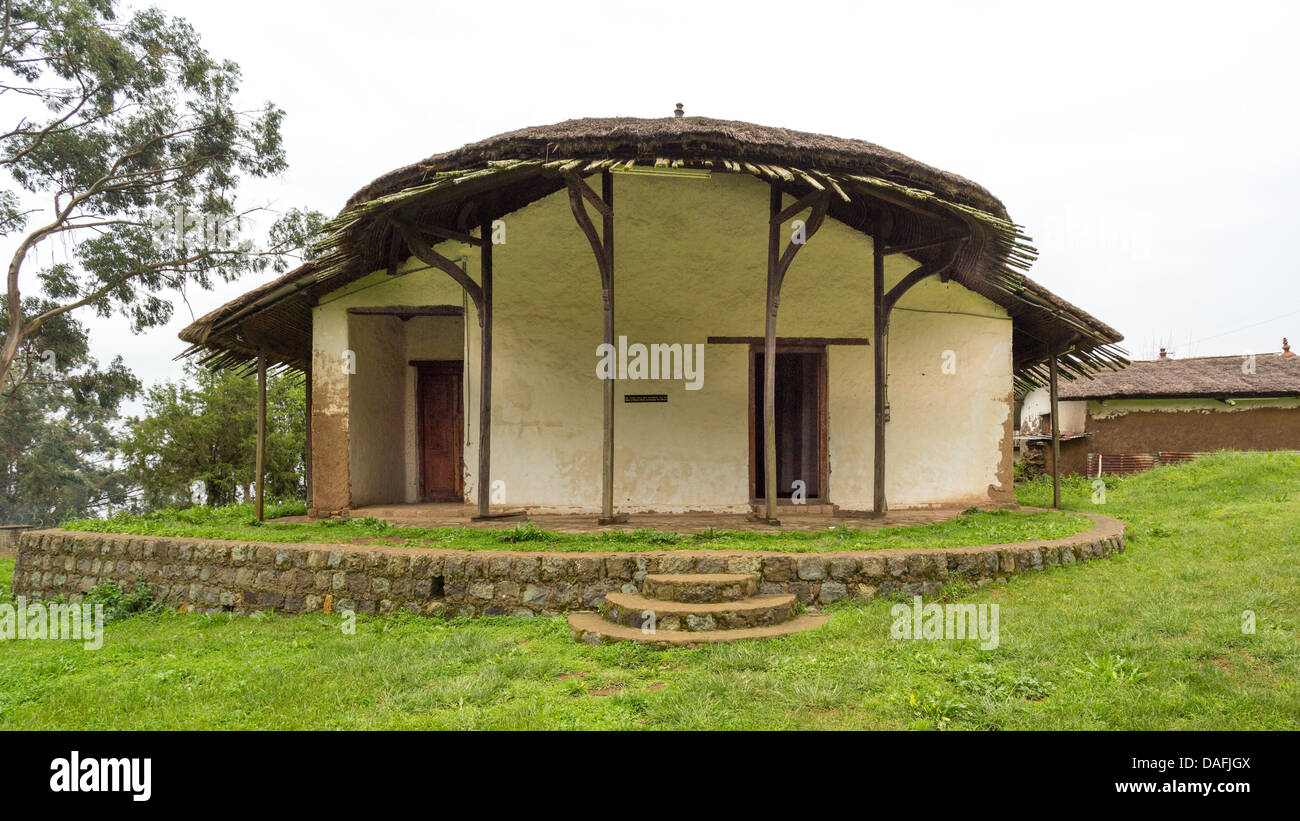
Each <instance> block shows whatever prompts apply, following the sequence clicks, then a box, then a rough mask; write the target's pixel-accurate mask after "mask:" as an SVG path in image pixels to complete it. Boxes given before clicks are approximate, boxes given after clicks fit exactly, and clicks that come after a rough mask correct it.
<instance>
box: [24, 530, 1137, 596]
mask: <svg viewBox="0 0 1300 821" xmlns="http://www.w3.org/2000/svg"><path fill="white" fill-rule="evenodd" d="M1090 515H1091V517H1092V519H1093V520H1094V521H1096V523H1097V525H1096V527H1094V528H1093V529H1092V530H1089V531H1087V532H1085V533H1080V534H1077V535H1075V536H1071V537H1068V538H1065V539H1057V540H1053V541H1038V542H1020V543H1016V544H1004V545H986V546H980V547H957V548H918V549H912V550H896V549H890V550H868V551H855V552H849V551H845V552H834V553H770V552H758V551H736V550H664V551H645V552H636V553H555V552H550V553H526V552H515V551H487V550H482V551H477V550H476V551H463V550H432V549H422V548H402V547H379V546H374V547H370V546H354V545H314V544H273V543H246V542H233V541H218V540H212V539H183V538H168V537H150V536H128V535H117V534H106V533H86V532H79V531H66V530H43V531H33V532H29V533H24V534H21V535H20V536H19V537H18V560H17V564H16V565H15V569H14V578H13V592H14V594H15V595H24V596H27V597H28V598H32V599H50V598H53V597H55V596H64V597H65V599H67V600H71V601H75V600H77V599H79V598H80V597H81V596H82V595H83V594H84V593H86V592H87V591H89V590H90V589H91V588H92V587H94V586H95V585H96V584H99V583H100V582H103V581H110V580H111V581H115V582H117V583H119V584H121V585H122V586H123V587H125V588H127V589H130V588H132V587H133V586H134V585H135V583H136V579H137V578H138V577H139V576H141V575H143V577H144V579H145V580H146V581H148V582H150V583H152V584H153V585H155V586H156V587H157V588H158V591H159V595H160V596H162V597H163V598H164V599H165V600H166V601H167V602H168V603H169V604H171V605H173V606H175V607H179V608H181V609H185V610H194V611H201V612H221V611H233V612H234V613H236V614H246V613H249V612H254V611H258V610H267V609H272V610H276V611H280V612H285V613H305V612H309V611H313V610H326V611H329V610H335V611H338V610H355V611H356V612H359V613H391V612H395V611H398V610H406V611H410V612H412V613H421V614H427V615H432V614H436V613H445V614H447V615H460V616H470V615H511V616H532V615H545V616H550V615H558V614H559V613H561V612H563V611H567V610H590V609H594V608H596V607H599V606H600V605H601V604H602V603H603V602H604V600H605V594H606V593H608V592H610V591H614V590H621V591H623V592H628V593H631V592H640V584H641V582H642V580H643V579H644V578H645V575H646V574H647V573H724V572H725V573H757V574H759V576H760V578H761V586H760V592H763V593H794V594H796V595H797V596H798V597H799V601H801V602H802V603H804V604H805V605H807V606H809V607H816V606H817V605H820V604H829V603H830V602H833V601H836V600H838V599H842V598H846V597H852V598H871V597H873V596H876V595H883V594H886V593H890V592H893V591H895V590H902V591H903V592H904V593H907V594H908V595H914V594H918V593H919V594H933V593H935V592H937V591H938V589H939V588H940V587H941V586H942V585H943V584H945V583H947V582H950V581H956V580H965V581H967V582H970V583H981V582H983V581H986V580H991V579H996V578H1000V577H1004V576H1007V575H1010V574H1013V573H1020V572H1027V571H1033V570H1042V569H1045V568H1049V567H1056V566H1058V565H1062V564H1072V563H1074V562H1081V561H1087V560H1089V559H1094V558H1099V557H1103V556H1109V555H1111V554H1112V553H1116V552H1119V551H1122V550H1123V549H1124V525H1123V524H1122V523H1120V522H1119V521H1117V520H1115V519H1111V518H1109V517H1106V516H1098V515H1092V514H1090Z"/></svg>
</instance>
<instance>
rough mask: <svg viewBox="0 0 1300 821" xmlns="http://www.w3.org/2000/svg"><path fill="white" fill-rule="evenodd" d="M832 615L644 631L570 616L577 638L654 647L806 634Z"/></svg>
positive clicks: (592, 615)
mask: <svg viewBox="0 0 1300 821" xmlns="http://www.w3.org/2000/svg"><path fill="white" fill-rule="evenodd" d="M828 619H830V616H827V615H823V614H819V613H818V614H815V613H804V614H803V615H800V616H796V617H795V618H794V619H792V620H790V621H787V622H782V623H781V624H771V625H767V626H766V627H750V628H746V629H743V630H704V631H694V632H693V631H690V630H656V631H655V632H653V633H643V632H642V631H641V628H640V627H625V626H623V625H621V624H610V623H609V622H607V621H605V620H604V619H603V618H601V616H600V614H599V613H572V614H570V615H569V629H570V630H572V631H573V638H574V639H575V640H577V641H581V642H586V643H587V644H609V643H611V642H616V641H635V642H640V643H641V644H645V645H647V646H650V647H660V648H667V647H703V646H707V645H710V644H723V643H725V642H730V641H743V640H745V639H768V638H775V637H776V636H787V635H790V634H791V633H802V632H803V631H805V630H812V629H814V628H817V627H821V626H822V625H823V624H825V623H826V621H827V620H828Z"/></svg>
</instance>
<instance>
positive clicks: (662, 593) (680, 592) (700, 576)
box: [641, 573, 758, 602]
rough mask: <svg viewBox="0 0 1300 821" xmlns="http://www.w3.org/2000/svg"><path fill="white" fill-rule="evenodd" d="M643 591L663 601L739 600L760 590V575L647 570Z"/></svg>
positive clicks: (649, 597)
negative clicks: (650, 571)
mask: <svg viewBox="0 0 1300 821" xmlns="http://www.w3.org/2000/svg"><path fill="white" fill-rule="evenodd" d="M641 592H642V593H643V594H644V595H645V597H646V598H648V599H661V600H663V601H677V602H724V601H740V600H741V599H746V598H749V597H750V596H753V595H755V594H757V593H758V576H757V575H755V574H753V573H647V574H646V577H645V580H644V581H643V582H642V583H641Z"/></svg>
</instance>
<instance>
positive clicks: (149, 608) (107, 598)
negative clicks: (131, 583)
mask: <svg viewBox="0 0 1300 821" xmlns="http://www.w3.org/2000/svg"><path fill="white" fill-rule="evenodd" d="M82 604H83V605H85V606H91V607H93V606H94V605H97V604H101V605H103V606H104V621H105V622H111V621H117V620H118V619H124V618H127V617H128V616H134V615H136V614H138V613H156V612H158V611H160V610H162V609H163V607H164V605H163V603H162V601H160V600H159V599H158V595H157V590H156V589H155V588H154V586H153V585H152V584H150V583H149V582H147V581H145V578H144V574H143V573H140V574H137V575H136V580H135V587H134V588H132V589H131V590H130V591H129V592H128V591H125V590H123V589H122V587H121V585H119V584H118V583H117V582H111V581H110V582H100V583H99V584H97V585H95V586H94V587H92V588H91V589H90V592H89V593H87V594H86V597H85V598H84V599H83V600H82Z"/></svg>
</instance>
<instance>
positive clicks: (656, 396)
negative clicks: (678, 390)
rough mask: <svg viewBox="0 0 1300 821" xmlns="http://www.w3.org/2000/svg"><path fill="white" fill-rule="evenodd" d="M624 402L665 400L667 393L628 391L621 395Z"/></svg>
mask: <svg viewBox="0 0 1300 821" xmlns="http://www.w3.org/2000/svg"><path fill="white" fill-rule="evenodd" d="M623 401H624V402H631V403H636V402H667V401H668V394H666V393H629V394H625V395H624V396H623Z"/></svg>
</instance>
